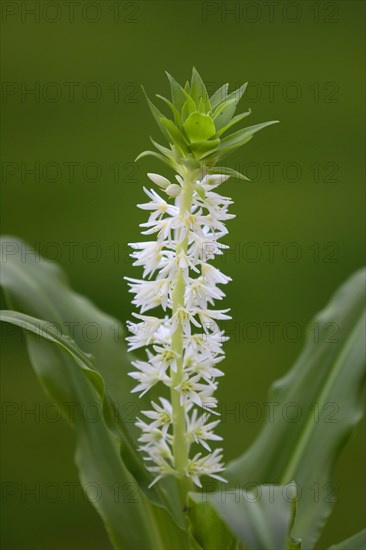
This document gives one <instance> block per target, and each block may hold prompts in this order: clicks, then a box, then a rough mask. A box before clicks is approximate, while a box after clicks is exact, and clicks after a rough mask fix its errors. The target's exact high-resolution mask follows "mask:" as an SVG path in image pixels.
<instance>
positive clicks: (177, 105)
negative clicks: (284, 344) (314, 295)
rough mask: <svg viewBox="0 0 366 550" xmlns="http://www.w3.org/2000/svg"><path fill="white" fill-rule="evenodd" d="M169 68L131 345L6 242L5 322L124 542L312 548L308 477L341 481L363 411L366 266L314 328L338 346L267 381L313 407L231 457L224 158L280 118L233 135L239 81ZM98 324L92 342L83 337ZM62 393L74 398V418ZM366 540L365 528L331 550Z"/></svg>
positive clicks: (318, 508) (120, 544)
mask: <svg viewBox="0 0 366 550" xmlns="http://www.w3.org/2000/svg"><path fill="white" fill-rule="evenodd" d="M168 78H169V82H170V88H171V98H170V99H166V98H164V97H162V96H157V97H158V98H159V100H160V101H161V102H162V108H163V109H164V112H167V113H169V114H168V115H165V114H162V112H161V111H160V110H159V109H158V108H157V107H156V106H155V105H154V104H153V103H152V102H151V101H150V100H149V99H148V98H147V101H148V104H149V106H150V109H151V111H152V114H153V116H154V118H155V120H156V122H157V124H158V126H159V129H160V131H161V133H162V135H163V138H164V139H165V142H164V145H161V144H159V143H158V142H156V141H155V140H153V139H152V140H151V141H152V143H153V145H154V148H155V150H152V151H145V152H143V153H142V154H140V155H139V157H138V158H141V157H144V156H149V155H150V156H154V157H156V158H158V159H159V160H160V161H162V162H163V164H164V169H165V168H166V167H167V168H168V169H169V170H170V172H171V171H173V172H174V175H173V177H171V176H169V172H168V173H164V175H160V174H156V173H148V179H149V180H150V182H152V183H153V185H154V187H152V188H151V187H147V186H146V187H145V188H144V191H145V194H146V195H147V197H148V201H147V202H145V203H143V204H139V205H138V206H139V208H141V209H143V210H145V211H146V212H147V213H148V219H147V221H146V222H144V223H142V224H141V226H142V234H143V238H142V240H141V241H139V242H136V243H134V244H131V247H132V254H131V255H132V257H133V259H134V265H135V266H138V267H142V278H141V279H138V278H131V277H126V279H127V283H128V285H129V290H130V292H131V293H132V294H133V296H134V298H133V304H134V305H135V306H136V307H137V308H138V309H139V311H138V312H136V311H135V312H134V313H133V317H134V318H133V320H131V321H129V322H128V323H127V326H128V331H129V335H128V336H127V342H128V346H127V347H128V349H126V346H125V344H124V341H123V338H118V339H116V338H115V331H112V330H111V327H115V326H118V329H119V330H118V334H119V335H121V334H123V329H122V327H121V325H120V324H119V323H118V322H117V321H116V320H115V319H113V318H112V317H110V316H109V315H107V314H105V313H102V312H101V311H100V310H98V309H97V308H96V307H95V306H94V305H93V304H92V303H91V302H90V301H89V300H86V299H85V298H83V297H81V296H80V295H78V294H76V293H74V292H73V291H72V290H71V289H70V287H69V285H68V283H67V281H66V279H65V276H64V274H63V272H62V271H61V270H60V268H58V267H57V266H55V265H54V264H51V263H49V262H47V261H46V260H43V259H42V260H41V261H40V260H39V258H38V259H37V258H36V256H32V255H29V254H27V255H26V258H25V261H24V257H23V255H22V252H21V251H22V246H23V243H22V242H21V241H19V240H17V239H16V238H14V237H3V238H2V241H1V249H2V253H3V254H2V287H3V290H4V294H5V297H6V300H7V303H8V305H9V308H10V309H9V310H5V311H2V312H1V319H2V320H3V321H4V322H7V323H12V324H14V325H17V326H19V327H21V328H22V329H24V330H25V331H26V333H27V348H28V352H29V357H30V361H31V363H32V365H33V367H34V369H35V371H36V373H37V375H38V377H39V379H40V381H41V383H42V385H43V386H44V388H45V390H46V391H47V392H48V394H49V395H50V396H51V397H52V399H54V400H55V402H57V404H58V405H59V406H60V408H61V409H62V410H63V412H64V414H65V418H66V419H67V420H68V421H69V422H71V424H72V425H73V427H74V428H75V430H76V434H77V449H76V455H75V460H76V464H77V466H78V470H79V475H80V482H81V485H82V486H83V487H85V486H87V484H88V483H94V484H97V486H98V487H99V492H100V495H101V498H99V499H94V500H93V501H92V504H93V505H94V506H95V508H96V509H97V511H98V513H99V514H100V516H101V518H102V520H103V522H104V524H105V527H106V530H107V532H108V534H109V537H110V540H111V543H112V545H113V547H114V548H116V549H126V550H130V549H131V550H145V549H146V550H173V549H176V550H186V549H187V550H240V549H242V550H244V549H248V550H286V549H287V550H288V549H303V550H311V549H312V548H315V547H316V546H315V545H316V543H317V540H318V538H319V535H320V533H321V530H322V528H323V526H324V524H325V522H326V519H327V518H328V517H329V515H330V512H331V510H332V508H333V505H334V499H332V498H324V494H323V495H322V498H314V487H318V490H320V491H323V492H324V491H327V490H329V487H332V485H333V484H332V470H333V466H334V463H335V460H336V457H337V455H338V453H339V451H340V448H341V447H342V445H343V444H344V443H345V441H346V440H347V438H348V436H349V435H350V433H351V431H352V428H353V427H354V425H355V424H356V423H357V422H358V420H359V419H360V417H361V415H362V399H361V391H360V390H361V386H362V380H363V378H364V368H365V361H364V349H363V345H364V328H365V327H364V322H365V321H364V311H363V310H364V306H363V295H364V294H363V293H364V278H365V273H364V271H359V272H357V273H356V274H354V275H353V276H351V277H350V279H349V280H348V281H346V282H345V283H344V284H343V286H342V287H341V289H340V290H339V291H337V292H336V293H335V294H334V296H333V297H332V298H331V301H330V303H329V304H328V305H327V306H326V307H325V308H324V309H323V310H322V311H321V312H320V313H319V314H318V315H317V316H316V317H315V318H314V320H313V321H312V324H311V325H310V326H313V325H314V323H316V324H317V326H318V328H319V329H321V327H326V326H328V325H329V323H336V324H337V326H338V328H339V338H338V339H337V341H336V342H333V343H332V344H329V343H327V342H326V341H315V340H314V339H312V338H311V336H310V335H311V332H310V331H309V335H308V338H307V341H306V343H305V346H304V349H303V352H302V353H301V355H300V357H299V358H298V360H297V361H296V363H295V365H294V366H293V367H292V369H291V370H290V371H289V372H288V373H287V374H286V375H285V376H284V377H283V378H282V379H281V380H279V381H277V382H276V383H275V384H274V386H273V388H272V389H271V393H270V401H271V402H273V403H276V405H277V406H279V407H281V406H282V407H284V406H286V405H287V404H288V403H295V404H296V405H297V406H298V407H299V408H300V409H301V410H302V411H303V412H304V414H302V415H301V416H300V418H298V419H297V420H296V422H290V423H289V422H287V421H286V420H285V419H284V417H283V416H282V415H277V416H275V418H274V419H273V421H272V422H268V423H265V425H264V427H263V428H262V431H261V433H260V435H259V437H258V438H257V440H256V441H255V442H254V443H253V444H252V446H251V447H250V448H249V449H248V450H246V451H245V452H244V454H243V455H241V456H239V457H238V458H237V459H236V460H234V461H231V462H229V463H228V464H227V466H226V467H225V465H224V460H223V445H224V443H223V442H222V440H221V437H220V436H219V435H217V433H216V431H217V428H218V426H219V423H220V415H219V408H218V406H217V404H218V403H217V398H216V396H215V390H216V389H217V384H218V379H219V378H220V377H222V376H223V374H224V372H226V374H227V375H228V376H230V366H227V367H226V366H225V361H224V346H223V344H224V343H225V341H226V340H227V337H226V336H225V332H224V330H223V328H222V322H223V321H225V320H227V319H229V318H230V317H229V309H228V308H227V307H226V305H227V304H226V303H225V304H224V306H223V307H220V308H219V309H217V308H215V303H216V302H217V301H221V300H223V299H224V297H225V295H224V292H223V290H222V285H226V284H227V283H228V282H229V281H230V278H229V277H228V276H227V275H225V274H223V273H221V271H220V270H219V269H218V268H217V267H216V266H215V265H213V262H214V260H215V256H216V255H220V254H223V253H224V251H225V248H226V247H227V245H225V244H224V243H223V242H222V241H221V239H222V238H224V237H225V236H226V235H227V228H226V222H227V221H228V220H230V219H231V218H232V217H233V214H232V213H229V207H230V206H231V204H232V201H231V200H230V198H228V197H226V196H225V194H221V189H223V188H224V187H225V181H226V180H227V179H228V178H229V177H230V176H232V177H235V178H236V179H242V180H245V179H247V178H246V177H245V175H243V174H240V173H238V172H236V171H234V170H232V169H230V168H228V167H227V166H226V165H224V164H223V160H224V159H226V157H227V156H229V155H230V154H231V153H234V152H236V151H237V150H238V149H239V148H240V147H241V146H242V145H244V144H245V143H247V142H248V141H249V140H250V139H251V138H252V137H253V136H254V134H255V133H256V132H257V131H259V130H261V129H262V128H264V127H266V126H269V125H270V124H274V122H265V123H262V124H257V125H254V126H249V127H246V128H244V129H239V130H237V129H236V130H235V129H234V125H236V124H240V123H241V122H242V120H243V119H244V118H245V117H246V116H248V115H249V114H250V112H249V111H248V112H245V113H242V114H235V112H236V109H237V106H238V103H239V101H240V99H241V97H242V96H243V94H244V92H245V85H244V86H242V87H241V88H239V89H238V90H236V91H234V92H229V87H228V85H227V84H225V85H224V86H222V87H221V88H219V89H218V90H217V91H216V92H215V93H214V94H213V95H212V96H211V97H209V95H208V93H207V91H206V87H205V85H204V82H203V81H202V79H201V77H200V75H199V74H198V72H197V71H196V70H195V69H193V73H192V78H191V81H190V82H187V83H186V84H185V85H184V86H181V85H180V84H178V83H177V82H176V80H175V79H174V78H173V77H172V76H170V75H168ZM70 320H72V321H73V329H74V330H73V334H72V335H70V332H69V328H70ZM90 321H93V322H95V323H97V324H98V326H99V327H100V334H101V337H100V338H99V339H98V341H94V342H91V341H86V340H85V338H84V335H83V334H84V333H83V330H82V327H83V326H85V324H86V323H88V322H90ZM70 402H73V403H77V404H78V405H79V406H78V407H77V408H76V409H75V415H73V417H72V418H70V416H69V415H68V404H69V403H70ZM90 403H93V404H94V405H95V407H97V409H98V410H99V411H100V415H98V418H97V420H96V421H95V420H94V421H93V422H90V421H88V419H87V418H86V417H85V415H83V413H82V411H83V407H85V406H86V405H87V404H90ZM329 403H336V404H337V406H338V408H339V411H340V421H339V422H337V423H332V424H330V423H327V422H325V420H324V419H325V418H326V415H327V414H329V411H327V407H326V406H327V404H329ZM131 407H132V409H131ZM314 408H316V410H317V411H318V417H317V421H315V420H314ZM131 410H132V411H133V417H134V418H133V420H134V422H131V414H130V413H131ZM135 417H136V418H135ZM240 429H241V428H240V425H238V440H239V439H240ZM327 488H328V489H327ZM328 493H329V491H328ZM365 547H366V546H365V532H360V533H358V534H356V535H354V536H353V537H351V538H350V539H348V540H346V541H344V542H343V543H340V545H336V546H332V549H333V550H336V549H337V548H338V549H339V550H340V549H347V548H348V549H349V550H361V549H362V548H365Z"/></svg>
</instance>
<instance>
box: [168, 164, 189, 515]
mask: <svg viewBox="0 0 366 550" xmlns="http://www.w3.org/2000/svg"><path fill="white" fill-rule="evenodd" d="M194 181H195V178H194V174H192V173H188V174H186V175H185V177H184V186H183V190H182V194H181V200H180V215H181V216H182V215H184V214H185V213H186V212H189V213H190V212H191V207H192V197H193V186H194ZM187 248H188V237H186V238H185V239H184V241H182V242H181V243H179V244H178V245H177V255H178V254H179V253H180V252H182V251H183V252H185V253H186V252H187ZM185 287H186V284H185V280H184V277H183V273H182V270H179V271H178V273H177V277H176V281H175V286H174V291H173V315H174V314H175V313H176V312H177V310H178V309H179V308H180V307H184V294H185ZM172 349H173V350H174V351H175V352H176V353H178V354H179V359H178V360H177V369H176V372H173V370H171V379H172V388H171V401H172V407H173V455H174V462H175V467H176V470H177V472H178V479H179V486H180V492H181V497H182V503H183V505H184V504H185V503H186V496H187V492H188V491H189V490H190V489H191V481H190V479H189V477H187V475H186V470H187V466H188V453H189V444H188V442H187V434H186V417H185V410H184V406H183V405H181V402H180V396H181V394H180V392H179V391H178V390H176V389H175V388H176V387H177V386H179V384H181V382H182V380H183V375H184V372H183V326H182V323H179V324H178V327H177V329H176V331H175V333H174V334H173V338H172Z"/></svg>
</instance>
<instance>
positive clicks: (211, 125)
mask: <svg viewBox="0 0 366 550" xmlns="http://www.w3.org/2000/svg"><path fill="white" fill-rule="evenodd" d="M166 74H167V76H168V79H169V82H170V88H171V101H170V100H169V99H166V98H165V97H163V96H161V95H159V94H156V97H158V98H159V99H161V100H162V101H163V102H164V103H165V104H166V105H167V106H168V107H169V108H170V110H171V112H172V114H173V119H171V118H168V117H166V116H165V115H163V114H162V113H161V112H160V111H159V109H158V108H157V107H156V106H155V105H154V104H153V103H152V102H151V101H150V99H149V98H148V97H147V95H146V92H145V90H144V88H143V91H144V93H145V96H146V99H147V102H148V104H149V107H150V109H151V112H152V114H153V116H154V118H155V120H156V122H157V124H158V126H159V128H160V130H161V132H162V134H163V135H164V137H165V138H166V140H167V141H168V143H169V145H170V149H168V148H167V147H164V146H163V145H160V144H159V143H157V142H156V141H154V140H153V139H152V138H151V137H150V139H151V142H152V143H153V145H154V147H155V148H156V149H157V151H158V152H156V151H144V152H143V153H141V154H140V155H139V156H138V157H137V158H136V160H139V159H140V158H142V157H145V156H154V157H156V158H158V159H159V160H161V161H162V162H164V163H165V164H167V165H168V166H170V167H171V168H173V169H174V170H176V171H177V172H178V173H180V172H181V171H182V168H183V167H184V168H188V169H201V170H202V171H203V172H204V173H208V174H210V173H216V172H217V167H216V169H215V166H217V164H218V163H219V162H221V161H222V160H223V159H224V158H226V157H227V156H228V155H229V154H231V153H234V152H235V151H236V150H237V149H239V147H241V146H242V145H244V144H245V143H248V141H250V140H251V139H252V137H253V135H254V134H255V133H256V132H258V131H259V130H262V128H265V127H266V126H270V125H271V124H276V123H277V122H278V120H272V121H271V122H262V123H261V124H256V125H254V126H249V127H247V128H243V129H241V130H238V131H236V132H233V133H231V134H227V132H228V130H229V129H230V128H232V127H233V126H234V125H235V124H237V123H238V122H240V121H241V120H243V119H244V118H245V117H247V116H248V115H250V113H251V110H250V109H249V111H247V112H245V113H242V114H239V115H236V116H234V114H235V111H236V108H237V105H238V103H239V101H240V99H241V97H242V96H243V94H244V92H245V89H246V87H247V84H243V86H241V87H240V88H238V89H237V90H235V91H234V92H231V93H229V84H224V85H223V86H221V88H219V89H218V90H216V92H215V93H214V94H213V95H212V96H211V97H209V95H208V93H207V90H206V86H205V84H204V82H203V80H202V78H201V77H200V75H199V73H198V72H197V70H196V69H195V68H193V71H192V79H191V83H189V82H188V81H187V82H186V84H185V86H184V87H182V86H181V85H180V84H178V82H177V81H176V80H175V79H174V78H173V77H172V76H171V75H170V74H169V73H166ZM220 173H222V174H227V175H231V176H235V177H238V178H240V179H248V178H246V177H245V176H244V175H243V174H240V173H239V172H236V171H235V170H232V169H230V168H227V167H223V166H221V167H220Z"/></svg>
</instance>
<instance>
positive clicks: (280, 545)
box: [190, 485, 292, 550]
mask: <svg viewBox="0 0 366 550" xmlns="http://www.w3.org/2000/svg"><path fill="white" fill-rule="evenodd" d="M190 498H191V500H192V501H193V502H194V503H195V504H196V505H199V506H203V507H206V508H207V503H209V504H210V505H211V506H212V508H213V510H215V512H216V514H217V515H218V516H219V518H220V519H221V520H222V521H223V522H224V523H225V524H226V525H227V527H228V528H229V534H230V532H232V533H233V534H234V535H235V537H236V538H237V539H238V540H239V541H240V543H242V544H243V545H245V548H248V549H249V550H287V548H288V541H289V537H290V529H291V519H292V488H291V487H290V486H285V487H282V486H273V485H267V486H266V485H263V486H259V487H257V489H256V491H255V492H253V493H250V492H245V491H242V490H240V489H236V490H226V488H225V487H223V488H222V490H221V491H220V492H217V493H208V494H207V493H191V495H190ZM205 512H206V515H207V510H205ZM196 515H198V514H197V513H196ZM202 515H203V511H202ZM198 518H199V516H198ZM209 519H210V518H209ZM211 521H212V522H214V521H215V517H214V516H212V517H211ZM203 529H205V530H206V540H204V541H203V546H204V548H210V547H211V548H212V550H216V549H218V548H232V540H230V537H229V535H228V533H227V532H225V531H224V530H223V529H222V527H221V526H220V524H219V525H218V526H217V528H216V529H217V536H218V537H220V538H221V539H222V543H223V544H225V543H224V541H225V540H226V546H214V542H213V541H212V538H211V535H210V533H208V532H207V525H205V526H204V527H203ZM211 529H213V526H212V527H211ZM204 534H205V531H201V533H200V536H201V537H203V536H204ZM210 541H211V542H210ZM208 544H210V545H211V546H208ZM234 548H235V546H234Z"/></svg>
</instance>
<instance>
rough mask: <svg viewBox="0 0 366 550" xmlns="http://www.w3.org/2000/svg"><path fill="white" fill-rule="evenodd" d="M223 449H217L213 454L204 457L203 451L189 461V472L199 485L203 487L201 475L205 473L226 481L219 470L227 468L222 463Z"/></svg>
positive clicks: (194, 481)
mask: <svg viewBox="0 0 366 550" xmlns="http://www.w3.org/2000/svg"><path fill="white" fill-rule="evenodd" d="M221 461H222V449H215V450H214V452H213V453H212V454H209V455H207V456H204V457H202V453H197V454H196V455H195V456H194V457H193V458H192V460H190V462H189V466H188V474H189V475H190V477H191V478H192V480H193V483H194V484H195V485H197V487H202V484H201V482H200V477H201V476H203V475H206V476H209V477H212V478H214V479H217V480H219V481H223V482H224V483H226V480H225V479H224V478H223V477H221V476H220V475H218V474H219V472H222V471H223V470H224V469H225V468H224V466H223V464H222V462H221Z"/></svg>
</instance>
